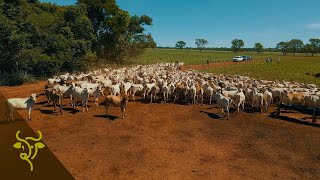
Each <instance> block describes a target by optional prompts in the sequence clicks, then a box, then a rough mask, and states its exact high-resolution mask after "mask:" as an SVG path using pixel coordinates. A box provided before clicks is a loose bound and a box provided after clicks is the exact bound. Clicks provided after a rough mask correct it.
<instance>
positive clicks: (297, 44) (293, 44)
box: [289, 39, 303, 56]
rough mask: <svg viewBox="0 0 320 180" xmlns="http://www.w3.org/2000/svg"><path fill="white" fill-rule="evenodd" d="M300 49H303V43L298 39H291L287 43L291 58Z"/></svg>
mask: <svg viewBox="0 0 320 180" xmlns="http://www.w3.org/2000/svg"><path fill="white" fill-rule="evenodd" d="M302 47H303V42H302V41H301V40H300V39H292V40H290V41H289V48H290V50H291V52H292V55H293V56H294V54H295V53H296V52H297V51H299V50H300V49H301V48H302Z"/></svg>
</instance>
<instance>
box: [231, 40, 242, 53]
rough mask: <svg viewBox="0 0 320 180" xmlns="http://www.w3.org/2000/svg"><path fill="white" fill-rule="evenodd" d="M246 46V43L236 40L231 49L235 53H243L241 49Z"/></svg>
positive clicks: (233, 41)
mask: <svg viewBox="0 0 320 180" xmlns="http://www.w3.org/2000/svg"><path fill="white" fill-rule="evenodd" d="M243 46H244V42H243V40H241V39H234V40H232V42H231V49H232V51H233V52H235V53H237V52H239V51H241V48H242V47H243Z"/></svg>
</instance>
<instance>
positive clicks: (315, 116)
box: [312, 108, 317, 123]
mask: <svg viewBox="0 0 320 180" xmlns="http://www.w3.org/2000/svg"><path fill="white" fill-rule="evenodd" d="M312 122H313V123H315V122H317V115H316V109H315V108H313V114H312Z"/></svg>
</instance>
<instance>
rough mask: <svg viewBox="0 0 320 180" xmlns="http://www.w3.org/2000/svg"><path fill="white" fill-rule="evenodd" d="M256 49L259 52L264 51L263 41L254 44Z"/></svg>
mask: <svg viewBox="0 0 320 180" xmlns="http://www.w3.org/2000/svg"><path fill="white" fill-rule="evenodd" d="M254 49H255V51H256V52H257V53H260V52H262V51H263V45H262V44H261V43H255V44H254Z"/></svg>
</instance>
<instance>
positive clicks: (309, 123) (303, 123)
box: [269, 112, 320, 128]
mask: <svg viewBox="0 0 320 180" xmlns="http://www.w3.org/2000/svg"><path fill="white" fill-rule="evenodd" d="M269 117H272V118H275V119H279V120H282V121H287V122H292V123H297V124H302V125H306V126H313V127H318V128H320V124H317V123H312V122H308V121H304V120H303V119H295V118H291V117H287V116H281V115H279V116H278V115H277V112H272V113H271V115H270V116H269ZM318 121H319V120H318Z"/></svg>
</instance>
